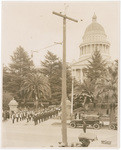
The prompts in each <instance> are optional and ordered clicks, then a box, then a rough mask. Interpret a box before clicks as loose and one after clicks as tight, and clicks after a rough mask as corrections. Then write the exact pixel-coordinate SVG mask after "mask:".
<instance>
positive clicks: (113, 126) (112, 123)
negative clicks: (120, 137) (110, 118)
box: [109, 122, 117, 130]
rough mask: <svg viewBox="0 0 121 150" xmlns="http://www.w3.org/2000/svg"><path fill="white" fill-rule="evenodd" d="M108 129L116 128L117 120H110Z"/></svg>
mask: <svg viewBox="0 0 121 150" xmlns="http://www.w3.org/2000/svg"><path fill="white" fill-rule="evenodd" d="M109 129H111V130H117V122H111V123H110V125H109Z"/></svg>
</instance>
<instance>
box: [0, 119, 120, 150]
mask: <svg viewBox="0 0 121 150" xmlns="http://www.w3.org/2000/svg"><path fill="white" fill-rule="evenodd" d="M67 131H68V132H67V134H68V144H70V143H72V142H73V143H76V142H79V141H78V136H79V135H80V134H81V133H83V130H82V128H72V127H70V126H69V125H68V130H67ZM87 133H94V134H96V135H97V138H98V140H97V141H94V142H91V143H90V145H89V147H111V148H112V147H117V142H118V140H117V130H109V129H107V128H102V129H100V130H94V129H87ZM101 141H111V144H104V143H101ZM58 142H61V124H60V120H57V119H49V120H47V121H45V122H42V123H40V124H38V125H36V126H35V125H34V122H33V121H31V122H29V123H27V122H26V121H25V120H24V121H21V122H20V121H19V122H15V124H12V121H11V120H8V121H6V122H3V123H2V147H3V148H41V147H58Z"/></svg>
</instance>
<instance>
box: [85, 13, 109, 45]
mask: <svg viewBox="0 0 121 150" xmlns="http://www.w3.org/2000/svg"><path fill="white" fill-rule="evenodd" d="M106 40H107V35H106V34H105V30H104V28H103V27H102V26H101V25H100V24H99V23H97V16H96V14H95V13H94V15H93V17H92V23H91V24H90V25H89V26H88V27H87V28H86V30H85V33H84V36H83V42H84V43H87V42H100V41H103V42H104V41H106Z"/></svg>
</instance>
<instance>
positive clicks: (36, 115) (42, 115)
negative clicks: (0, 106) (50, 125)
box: [3, 108, 59, 125]
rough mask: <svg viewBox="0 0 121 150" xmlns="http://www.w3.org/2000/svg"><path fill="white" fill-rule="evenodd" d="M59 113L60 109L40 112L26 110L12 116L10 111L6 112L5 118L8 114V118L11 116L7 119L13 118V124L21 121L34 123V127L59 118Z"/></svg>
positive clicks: (13, 113)
mask: <svg viewBox="0 0 121 150" xmlns="http://www.w3.org/2000/svg"><path fill="white" fill-rule="evenodd" d="M58 113H59V109H57V108H52V109H43V110H39V111H34V110H31V111H30V110H29V111H27V110H24V111H18V112H12V113H11V114H10V112H9V111H7V113H5V112H4V117H5V114H7V115H6V116H9V117H7V119H10V118H11V120H12V123H13V124H14V123H16V122H19V121H23V120H26V122H30V121H33V122H34V125H37V124H39V123H41V122H43V121H46V120H48V119H50V118H54V117H56V116H58ZM3 120H5V119H3Z"/></svg>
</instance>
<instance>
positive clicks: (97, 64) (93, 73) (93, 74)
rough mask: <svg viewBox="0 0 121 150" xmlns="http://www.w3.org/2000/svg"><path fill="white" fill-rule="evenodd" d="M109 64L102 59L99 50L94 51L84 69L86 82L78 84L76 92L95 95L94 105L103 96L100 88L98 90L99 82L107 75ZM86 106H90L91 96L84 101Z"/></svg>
mask: <svg viewBox="0 0 121 150" xmlns="http://www.w3.org/2000/svg"><path fill="white" fill-rule="evenodd" d="M106 69H107V63H106V61H104V60H103V59H102V56H101V54H100V51H98V50H97V49H96V50H95V51H94V53H93V55H92V58H91V60H89V61H88V64H87V66H86V67H85V68H84V71H85V76H86V77H85V80H84V81H83V83H79V84H77V86H76V88H75V92H76V93H79V94H82V92H83V91H85V93H91V94H90V95H92V94H93V103H94V104H95V103H97V102H98V100H99V95H100V94H101V92H102V91H101V90H100V88H98V81H99V80H100V79H102V78H103V77H104V76H105V75H106V72H107V71H106ZM84 102H85V104H86V105H84V106H87V107H88V105H89V102H90V101H89V96H87V98H85V100H84Z"/></svg>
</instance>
